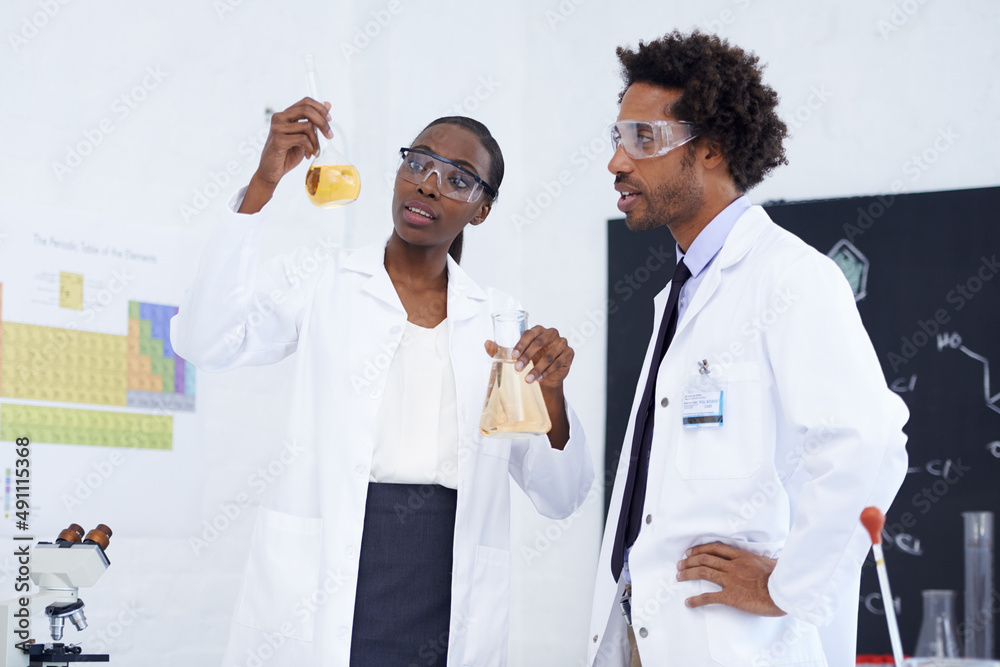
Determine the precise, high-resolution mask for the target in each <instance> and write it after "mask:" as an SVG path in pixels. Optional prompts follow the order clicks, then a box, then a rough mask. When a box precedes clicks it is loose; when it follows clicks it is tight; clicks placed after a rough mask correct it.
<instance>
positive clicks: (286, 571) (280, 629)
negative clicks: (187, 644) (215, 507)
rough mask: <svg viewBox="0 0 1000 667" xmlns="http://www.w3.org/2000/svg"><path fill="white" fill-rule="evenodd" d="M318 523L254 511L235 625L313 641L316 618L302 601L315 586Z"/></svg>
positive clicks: (318, 547) (261, 510) (320, 532)
mask: <svg viewBox="0 0 1000 667" xmlns="http://www.w3.org/2000/svg"><path fill="white" fill-rule="evenodd" d="M322 529H323V520H322V519H313V518H306V517H300V516H293V515H291V514H284V513H282V512H275V511H274V510H269V509H266V508H264V507H261V508H259V509H258V513H257V523H256V525H255V526H254V531H253V537H252V538H251V541H250V557H249V559H248V560H247V568H246V573H245V574H244V576H243V589H242V591H241V593H240V601H239V607H238V610H237V613H236V622H237V623H239V624H240V625H246V626H249V627H251V628H256V629H257V630H263V631H265V632H274V633H278V634H282V635H284V636H286V637H290V638H292V639H298V640H301V641H307V642H308V641H312V638H313V626H314V625H315V618H314V616H313V614H309V613H305V611H304V607H302V601H303V600H305V599H308V598H309V596H311V595H313V594H314V593H315V592H316V589H317V587H318V586H319V571H320V536H321V534H322Z"/></svg>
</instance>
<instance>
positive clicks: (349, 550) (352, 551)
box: [344, 547, 357, 558]
mask: <svg viewBox="0 0 1000 667" xmlns="http://www.w3.org/2000/svg"><path fill="white" fill-rule="evenodd" d="M344 553H345V554H347V557H348V558H354V554H356V553H357V551H355V549H354V547H347V548H346V549H344Z"/></svg>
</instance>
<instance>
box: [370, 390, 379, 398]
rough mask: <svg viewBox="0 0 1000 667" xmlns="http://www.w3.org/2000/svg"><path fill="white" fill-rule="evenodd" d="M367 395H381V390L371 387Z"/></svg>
mask: <svg viewBox="0 0 1000 667" xmlns="http://www.w3.org/2000/svg"><path fill="white" fill-rule="evenodd" d="M368 395H369V396H371V397H372V398H378V397H379V396H381V395H382V392H381V391H379V390H378V389H375V388H372V390H371V391H369V392H368Z"/></svg>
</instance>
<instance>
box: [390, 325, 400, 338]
mask: <svg viewBox="0 0 1000 667" xmlns="http://www.w3.org/2000/svg"><path fill="white" fill-rule="evenodd" d="M399 332H400V328H399V325H398V324H397V325H395V326H393V327H392V328H391V329H389V333H391V334H392V335H396V334H398V333H399Z"/></svg>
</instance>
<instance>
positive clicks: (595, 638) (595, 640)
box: [594, 635, 597, 644]
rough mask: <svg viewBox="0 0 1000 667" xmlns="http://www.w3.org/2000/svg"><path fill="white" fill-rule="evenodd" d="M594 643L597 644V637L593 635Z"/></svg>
mask: <svg viewBox="0 0 1000 667" xmlns="http://www.w3.org/2000/svg"><path fill="white" fill-rule="evenodd" d="M594 643H595V644H596V643H597V635H594Z"/></svg>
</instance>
